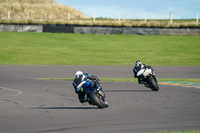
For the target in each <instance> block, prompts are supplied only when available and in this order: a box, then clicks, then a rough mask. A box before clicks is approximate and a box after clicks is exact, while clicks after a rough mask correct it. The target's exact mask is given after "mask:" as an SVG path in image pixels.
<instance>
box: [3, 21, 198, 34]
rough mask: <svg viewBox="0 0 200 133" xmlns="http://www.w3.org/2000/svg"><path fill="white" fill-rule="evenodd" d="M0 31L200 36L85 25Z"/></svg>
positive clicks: (187, 29) (156, 29)
mask: <svg viewBox="0 0 200 133" xmlns="http://www.w3.org/2000/svg"><path fill="white" fill-rule="evenodd" d="M0 31H16V32H51V33H75V34H125V35H129V34H132V35H196V36H199V35H200V28H199V27H181V28H162V27H161V28H159V27H120V26H118V27H112V26H110V27H109V26H85V25H56V24H48V25H37V24H30V25H29V24H0Z"/></svg>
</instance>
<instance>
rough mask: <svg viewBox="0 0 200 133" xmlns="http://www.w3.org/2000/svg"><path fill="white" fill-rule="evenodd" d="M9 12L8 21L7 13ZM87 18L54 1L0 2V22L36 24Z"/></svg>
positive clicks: (23, 0)
mask: <svg viewBox="0 0 200 133" xmlns="http://www.w3.org/2000/svg"><path fill="white" fill-rule="evenodd" d="M9 11H10V19H9V20H8V17H9V15H8V14H9V13H8V12H9ZM68 13H70V18H76V19H77V18H88V17H87V16H86V15H85V14H83V13H81V12H79V11H78V10H76V9H74V8H72V7H69V6H64V5H61V4H59V3H56V2H55V1H54V0H0V20H1V22H2V21H6V22H7V21H10V22H23V23H26V22H38V23H40V21H44V20H45V21H47V23H48V22H49V21H57V20H59V21H60V20H61V19H62V20H67V19H68Z"/></svg>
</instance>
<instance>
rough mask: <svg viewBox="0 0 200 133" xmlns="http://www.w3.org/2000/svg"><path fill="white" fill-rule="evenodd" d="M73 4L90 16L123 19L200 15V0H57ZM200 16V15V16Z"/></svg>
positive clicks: (72, 5)
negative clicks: (118, 17)
mask: <svg viewBox="0 0 200 133" xmlns="http://www.w3.org/2000/svg"><path fill="white" fill-rule="evenodd" d="M55 1H56V2H57V3H60V4H63V5H67V6H71V7H73V8H75V9H77V10H79V11H80V12H82V13H84V14H86V15H87V16H89V17H93V16H94V15H96V16H97V17H104V18H116V17H117V16H118V15H119V14H120V17H121V18H122V19H144V18H145V17H146V18H147V19H168V18H169V14H170V12H172V14H173V18H176V19H191V18H196V17H197V14H199V16H200V0H55ZM199 18H200V17H199Z"/></svg>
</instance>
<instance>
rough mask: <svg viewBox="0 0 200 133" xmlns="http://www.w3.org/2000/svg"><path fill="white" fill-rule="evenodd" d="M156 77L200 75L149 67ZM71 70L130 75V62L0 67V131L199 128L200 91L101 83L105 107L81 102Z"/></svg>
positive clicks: (141, 132)
mask: <svg viewBox="0 0 200 133" xmlns="http://www.w3.org/2000/svg"><path fill="white" fill-rule="evenodd" d="M153 68H154V70H155V72H156V74H157V76H158V77H159V78H200V67H153ZM76 70H82V71H84V72H90V73H91V74H94V75H97V76H98V77H99V78H131V77H133V75H132V66H0V133H103V132H104V133H146V132H147V133H148V132H155V131H156V132H157V131H166V130H167V131H171V130H180V131H184V130H200V89H199V88H198V87H193V86H191V87H184V86H173V85H161V84H160V85H159V86H160V91H158V92H152V91H151V90H150V89H148V88H145V87H144V86H143V85H139V84H137V83H122V82H101V85H102V87H103V89H104V91H105V93H106V97H107V101H108V103H109V108H107V109H98V108H97V107H96V106H91V105H88V104H87V103H85V104H81V103H79V101H78V98H77V95H76V94H75V92H74V89H73V87H72V82H71V81H58V80H38V79H35V78H73V77H74V73H75V71H76Z"/></svg>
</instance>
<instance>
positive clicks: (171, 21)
mask: <svg viewBox="0 0 200 133" xmlns="http://www.w3.org/2000/svg"><path fill="white" fill-rule="evenodd" d="M169 17H170V24H172V23H173V20H172V13H171V12H170V16H169Z"/></svg>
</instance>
